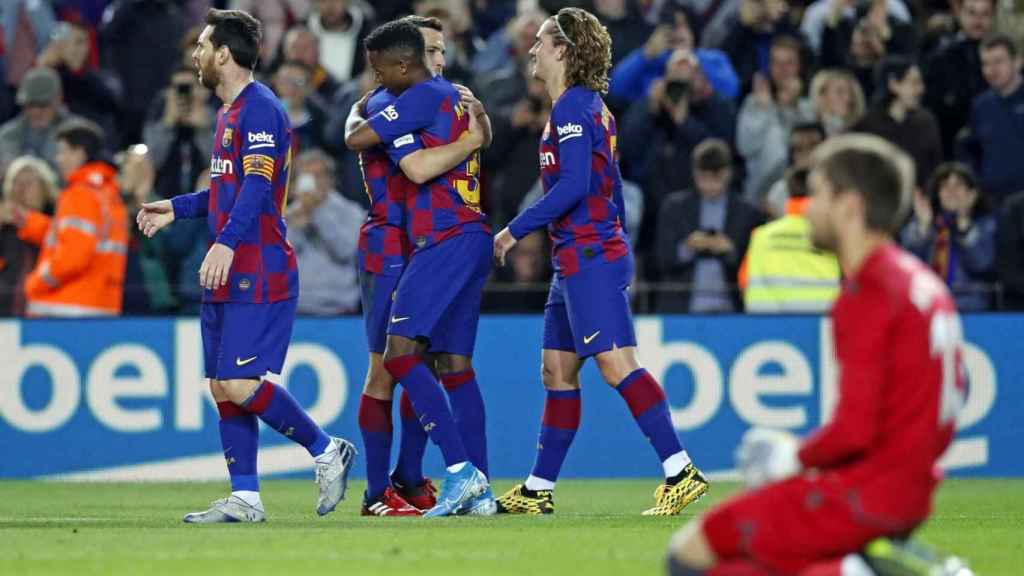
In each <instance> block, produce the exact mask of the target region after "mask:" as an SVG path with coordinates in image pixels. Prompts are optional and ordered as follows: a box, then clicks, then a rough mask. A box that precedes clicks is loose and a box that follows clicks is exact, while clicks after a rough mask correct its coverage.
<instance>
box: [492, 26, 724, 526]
mask: <svg viewBox="0 0 1024 576" xmlns="http://www.w3.org/2000/svg"><path fill="white" fill-rule="evenodd" d="M530 55H531V58H532V61H533V76H534V77H535V78H538V79H540V80H542V81H543V82H544V84H545V87H546V89H547V92H548V94H549V95H550V97H551V100H552V102H553V103H554V106H553V108H552V110H551V118H550V119H549V120H548V126H547V127H546V128H545V130H544V134H543V136H542V137H541V146H540V165H541V179H542V181H543V185H544V191H545V194H544V196H543V197H542V198H541V199H540V200H538V201H537V202H536V203H535V204H534V205H533V206H530V207H529V208H528V209H526V210H525V211H524V212H523V213H522V214H520V215H519V216H517V217H516V218H515V219H514V220H512V222H511V223H510V224H509V225H508V227H507V228H505V229H504V230H502V231H501V233H499V234H498V235H497V236H496V237H495V239H494V256H495V259H496V260H497V261H498V263H499V264H503V263H504V260H505V254H506V253H507V252H508V251H509V250H510V249H511V248H512V247H513V246H514V245H515V243H516V241H517V240H518V239H520V238H522V237H523V236H526V235H527V234H529V233H530V232H533V231H534V230H537V229H539V228H541V227H544V226H547V227H548V230H549V232H550V235H551V238H552V241H553V244H554V255H553V260H554V268H555V277H554V279H553V280H552V283H551V292H550V294H549V296H548V302H547V305H546V306H545V308H544V349H543V352H542V364H543V370H542V374H543V380H544V387H545V388H546V389H547V401H546V403H545V406H544V416H543V420H542V422H541V432H540V441H539V442H538V452H537V459H536V462H535V464H534V467H533V472H532V474H530V476H529V478H527V479H526V482H525V483H524V484H520V485H518V486H515V487H514V488H512V489H511V490H509V491H508V492H507V493H506V494H504V495H502V497H501V498H499V499H498V511H499V512H506V513H514V514H549V513H552V512H554V488H555V481H556V480H557V479H558V472H559V470H560V469H561V467H562V462H563V461H564V460H565V456H566V453H567V452H568V450H569V445H570V444H571V443H572V440H573V437H574V436H575V434H576V430H577V428H578V427H579V422H580V383H579V371H580V368H581V367H582V366H583V362H584V361H585V360H586V359H587V358H589V357H591V356H593V357H594V358H595V360H596V361H597V366H598V369H599V370H600V371H601V375H602V376H603V377H604V379H605V381H606V382H607V383H608V384H609V385H611V386H613V387H614V388H615V389H616V390H617V391H618V392H619V394H620V395H621V396H622V399H623V400H625V402H626V405H627V406H629V410H630V412H632V414H633V417H634V418H635V419H636V422H637V424H638V425H639V426H640V429H641V430H642V431H643V433H644V435H645V436H646V437H647V438H648V439H649V440H650V442H651V444H652V445H653V447H654V449H655V451H656V452H657V454H658V458H659V460H661V463H662V468H663V471H664V473H665V482H664V483H663V484H661V485H660V486H659V487H658V489H657V491H656V492H655V498H656V500H657V502H656V503H655V506H654V507H652V508H650V509H649V510H647V511H645V512H644V514H646V515H658V516H661V515H672V514H678V513H679V512H680V511H681V510H682V509H683V508H684V507H685V506H687V505H688V504H690V503H691V502H693V501H694V500H696V499H697V498H699V497H700V496H701V495H703V494H704V493H705V491H707V486H708V485H707V481H706V480H705V479H704V477H703V476H702V475H701V473H700V471H698V470H697V468H696V467H695V466H694V465H693V463H692V462H691V461H690V456H689V455H688V454H687V452H686V451H685V450H684V449H683V447H682V445H681V444H680V442H679V437H678V436H677V435H676V431H675V427H674V426H673V425H672V419H671V416H670V412H669V406H668V401H667V400H666V398H665V393H664V392H663V391H662V389H661V386H660V385H659V384H658V383H657V382H656V381H655V380H654V378H653V377H652V376H651V375H650V374H649V373H648V372H647V370H644V369H643V368H642V367H641V366H640V363H639V361H638V360H637V355H636V336H635V334H634V332H633V317H632V314H631V312H630V307H629V292H628V289H629V284H630V282H631V281H632V279H633V254H632V251H631V250H630V247H629V243H628V242H627V239H626V236H625V231H624V230H623V229H622V223H623V221H624V220H625V210H624V204H623V201H622V180H621V177H620V175H619V166H618V157H617V152H616V150H615V144H616V143H615V137H616V129H615V118H614V117H612V115H611V113H610V112H609V111H608V108H607V107H606V106H605V104H604V102H603V101H602V100H601V94H602V93H604V92H606V91H607V90H608V69H609V68H610V66H611V38H609V36H608V31H607V30H606V29H605V28H604V27H603V26H602V25H601V24H600V23H599V22H598V20H597V18H595V17H594V16H593V15H592V14H590V13H589V12H586V11H585V10H580V9H578V8H563V9H562V10H559V11H558V13H557V14H556V15H554V16H552V17H551V18H548V19H547V20H545V21H544V24H543V25H542V26H541V29H540V30H539V31H538V32H537V42H536V43H535V44H534V46H533V48H532V49H531V50H530Z"/></svg>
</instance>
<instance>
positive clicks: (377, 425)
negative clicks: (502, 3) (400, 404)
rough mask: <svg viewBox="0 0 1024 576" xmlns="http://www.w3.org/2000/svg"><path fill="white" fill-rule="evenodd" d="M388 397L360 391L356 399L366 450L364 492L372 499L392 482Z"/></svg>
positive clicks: (389, 401)
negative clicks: (359, 397) (389, 470)
mask: <svg viewBox="0 0 1024 576" xmlns="http://www.w3.org/2000/svg"><path fill="white" fill-rule="evenodd" d="M391 430H392V424H391V399H390V398H388V399H387V400H381V399H379V398H374V397H372V396H367V395H366V394H363V396H362V398H361V399H360V400H359V431H360V432H361V433H362V435H363V447H364V448H365V450H366V481H367V486H366V496H367V501H373V500H374V499H376V498H377V497H379V496H380V495H381V494H383V493H384V491H385V490H387V488H388V486H390V485H391V480H390V479H389V478H388V468H389V467H390V464H391Z"/></svg>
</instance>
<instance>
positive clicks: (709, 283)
mask: <svg viewBox="0 0 1024 576" xmlns="http://www.w3.org/2000/svg"><path fill="white" fill-rule="evenodd" d="M692 163H693V173H694V180H695V185H694V190H692V191H691V190H686V191H680V192H675V193H673V194H671V195H669V196H668V198H666V199H665V202H664V203H662V205H661V207H660V209H659V210H658V236H657V241H656V256H657V263H658V269H659V271H660V273H661V279H662V280H664V281H669V282H678V283H682V284H684V285H685V286H686V288H685V289H684V290H681V291H678V292H674V293H666V294H664V295H663V296H661V297H659V302H658V309H659V310H662V311H665V312H703V313H730V312H740V311H742V310H743V302H742V300H741V299H740V294H739V292H738V291H737V290H736V282H737V275H738V273H739V267H740V261H741V259H742V258H743V255H744V254H746V252H747V244H748V243H749V242H750V235H751V233H752V232H753V230H754V228H757V227H758V226H760V225H761V224H763V223H764V215H763V214H761V212H760V211H758V210H757V209H756V208H754V207H753V206H751V205H749V204H747V203H746V202H745V201H743V200H742V199H740V198H738V197H737V196H736V195H734V194H731V193H730V188H731V187H732V179H733V174H734V163H733V157H732V152H731V151H730V150H729V145H728V144H727V143H726V142H724V141H723V140H719V139H710V140H706V141H705V142H702V143H701V144H700V145H699V146H697V148H696V149H695V150H694V151H693V156H692Z"/></svg>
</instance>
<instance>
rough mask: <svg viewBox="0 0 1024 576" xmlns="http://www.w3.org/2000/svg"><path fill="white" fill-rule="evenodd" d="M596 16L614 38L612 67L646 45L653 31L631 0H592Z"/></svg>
mask: <svg viewBox="0 0 1024 576" xmlns="http://www.w3.org/2000/svg"><path fill="white" fill-rule="evenodd" d="M592 2H593V6H592V7H591V8H592V11H593V13H594V16H597V19H598V20H600V21H601V24H604V26H605V28H607V29H608V34H609V35H610V36H611V38H612V66H614V65H616V64H618V63H619V61H620V60H622V59H623V58H625V56H626V54H629V53H630V52H632V51H633V50H634V49H635V48H638V47H640V46H642V45H643V44H644V42H645V41H646V40H647V36H648V35H649V34H650V33H651V29H650V27H649V26H648V24H647V22H645V21H644V19H643V15H641V14H640V8H639V6H637V5H636V3H635V2H631V1H629V0H592Z"/></svg>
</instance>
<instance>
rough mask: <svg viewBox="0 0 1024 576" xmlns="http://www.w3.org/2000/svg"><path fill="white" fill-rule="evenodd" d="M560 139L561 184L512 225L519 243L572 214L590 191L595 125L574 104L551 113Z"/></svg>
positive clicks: (567, 104) (580, 108) (510, 227)
mask: <svg viewBox="0 0 1024 576" xmlns="http://www.w3.org/2000/svg"><path fill="white" fill-rule="evenodd" d="M551 123H552V125H553V126H554V131H555V133H556V134H557V138H558V182H557V183H555V185H554V186H552V187H551V189H550V190H548V193H547V194H545V195H544V196H541V198H540V200H538V201H537V202H535V203H534V204H533V206H530V207H529V208H527V209H526V210H524V211H523V213H522V214H520V215H519V216H516V217H515V219H514V220H512V222H511V223H509V225H508V227H509V231H510V232H511V233H512V236H514V237H515V238H516V239H519V238H522V237H523V236H526V235H527V234H529V233H530V232H533V231H534V230H537V229H539V228H543V227H544V226H547V225H548V224H550V223H551V222H554V221H555V220H557V219H559V218H561V217H562V216H564V215H566V214H568V213H569V212H570V211H571V210H572V209H573V208H574V207H575V206H576V205H577V204H579V203H580V202H581V201H583V199H584V198H586V196H587V193H588V192H589V191H590V173H591V169H592V168H591V162H593V154H594V130H595V127H594V123H593V120H592V119H591V118H590V117H589V116H588V115H587V114H586V113H585V112H584V110H583V108H582V107H581V106H578V105H576V103H575V102H573V101H565V102H559V105H558V106H556V107H555V109H554V110H552V111H551Z"/></svg>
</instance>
